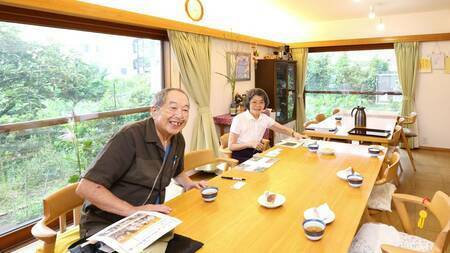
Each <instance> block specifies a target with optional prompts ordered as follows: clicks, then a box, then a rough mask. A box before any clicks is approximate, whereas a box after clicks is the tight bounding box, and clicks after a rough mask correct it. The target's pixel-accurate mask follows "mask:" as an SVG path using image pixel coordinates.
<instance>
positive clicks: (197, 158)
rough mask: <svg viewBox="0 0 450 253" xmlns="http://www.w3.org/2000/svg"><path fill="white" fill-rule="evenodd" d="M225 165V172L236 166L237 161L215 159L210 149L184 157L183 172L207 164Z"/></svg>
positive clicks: (221, 158) (222, 158)
mask: <svg viewBox="0 0 450 253" xmlns="http://www.w3.org/2000/svg"><path fill="white" fill-rule="evenodd" d="M221 162H224V163H225V171H226V170H228V169H230V168H232V167H234V166H236V165H237V164H238V160H236V159H232V158H224V157H216V156H215V154H214V151H213V150H212V149H203V150H197V151H192V152H189V153H186V154H185V155H184V171H190V170H193V169H195V168H198V167H200V166H203V165H207V164H217V163H221Z"/></svg>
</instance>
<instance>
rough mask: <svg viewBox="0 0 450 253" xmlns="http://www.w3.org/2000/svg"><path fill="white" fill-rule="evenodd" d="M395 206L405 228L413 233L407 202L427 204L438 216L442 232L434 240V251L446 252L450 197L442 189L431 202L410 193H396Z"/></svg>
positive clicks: (449, 223) (449, 227) (434, 252)
mask: <svg viewBox="0 0 450 253" xmlns="http://www.w3.org/2000/svg"><path fill="white" fill-rule="evenodd" d="M393 200H394V204H395V208H396V209H397V212H398V214H399V217H400V221H401V223H402V226H403V228H404V230H405V231H406V232H407V233H410V234H413V233H414V227H413V224H414V223H411V219H410V216H409V215H408V211H407V209H406V205H405V203H414V204H417V205H420V206H425V207H427V208H428V210H429V211H430V212H431V213H432V214H433V215H434V216H435V217H436V218H437V220H438V221H439V225H440V227H441V232H440V233H439V234H438V236H437V238H436V240H435V241H434V245H433V249H432V251H431V252H432V253H442V252H445V250H446V248H447V246H448V242H449V230H450V198H449V196H448V195H447V194H445V193H443V192H442V191H437V192H436V193H435V194H434V196H433V198H432V199H431V201H430V202H428V201H425V202H424V201H423V199H422V198H419V197H416V196H412V195H408V194H394V197H393Z"/></svg>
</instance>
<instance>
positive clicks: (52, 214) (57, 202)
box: [31, 183, 83, 253]
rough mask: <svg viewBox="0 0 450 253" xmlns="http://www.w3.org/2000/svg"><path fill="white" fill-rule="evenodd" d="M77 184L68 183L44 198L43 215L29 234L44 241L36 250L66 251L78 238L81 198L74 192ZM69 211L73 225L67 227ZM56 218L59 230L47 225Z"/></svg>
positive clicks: (44, 251) (56, 252)
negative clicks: (71, 214)
mask: <svg viewBox="0 0 450 253" xmlns="http://www.w3.org/2000/svg"><path fill="white" fill-rule="evenodd" d="M77 186H78V183H74V184H69V185H67V186H65V187H63V188H62V189H60V190H58V191H56V192H54V193H52V194H50V195H48V196H47V197H45V198H44V200H43V205H44V217H43V218H42V219H41V220H40V221H38V223H36V224H35V225H34V226H33V228H32V229H31V234H32V235H33V236H34V237H35V238H36V239H38V240H41V241H43V242H44V245H43V247H42V248H38V249H37V250H36V252H43V253H53V252H55V253H60V252H61V253H62V252H67V249H68V247H69V246H70V245H71V244H72V243H74V242H76V241H77V240H79V239H80V233H79V226H78V225H79V224H80V216H81V215H80V211H81V205H82V204H83V199H82V198H80V197H79V196H78V195H77V194H76V193H75V190H76V188H77ZM70 212H72V213H73V216H72V217H73V225H72V226H70V227H68V226H67V217H66V216H67V214H68V213H70ZM56 219H59V231H55V230H53V229H51V228H50V227H49V224H50V223H52V222H53V221H55V220H56Z"/></svg>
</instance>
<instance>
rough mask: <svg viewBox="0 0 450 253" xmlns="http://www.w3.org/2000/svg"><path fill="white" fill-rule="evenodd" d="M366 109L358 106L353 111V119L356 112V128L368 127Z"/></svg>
mask: <svg viewBox="0 0 450 253" xmlns="http://www.w3.org/2000/svg"><path fill="white" fill-rule="evenodd" d="M364 109H366V108H365V107H362V106H357V107H355V108H353V109H352V113H351V115H352V117H353V112H354V111H355V110H356V113H355V116H354V117H355V127H366V122H367V117H366V112H365V111H364Z"/></svg>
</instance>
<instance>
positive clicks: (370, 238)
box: [349, 191, 450, 253]
mask: <svg viewBox="0 0 450 253" xmlns="http://www.w3.org/2000/svg"><path fill="white" fill-rule="evenodd" d="M393 201H394V205H395V208H396V210H397V212H398V214H399V216H400V221H401V224H402V227H403V229H404V231H405V232H406V233H405V232H399V231H397V230H396V229H395V228H394V227H392V226H388V225H385V224H375V223H366V224H364V225H363V226H362V227H361V228H360V229H359V231H358V233H357V235H356V236H355V238H354V239H353V241H352V245H351V247H350V250H349V253H356V252H367V253H369V252H379V250H380V248H381V250H382V252H384V253H418V252H427V253H443V252H446V250H447V248H448V242H449V229H450V198H449V196H448V195H447V194H445V193H444V192H442V191H437V192H436V193H435V194H434V196H433V198H432V200H431V201H424V199H423V198H420V197H417V196H413V195H408V194H399V193H394V195H393ZM405 203H410V204H416V205H419V206H422V208H427V210H429V211H430V212H431V214H432V215H433V216H435V217H436V218H437V220H438V222H439V226H440V227H441V230H440V232H439V234H438V235H437V237H436V240H435V241H434V243H433V242H431V241H429V240H427V239H424V238H421V237H418V236H415V235H414V229H413V226H412V225H411V221H410V219H409V215H408V212H407V210H406V206H405Z"/></svg>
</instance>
